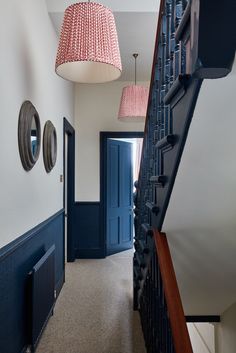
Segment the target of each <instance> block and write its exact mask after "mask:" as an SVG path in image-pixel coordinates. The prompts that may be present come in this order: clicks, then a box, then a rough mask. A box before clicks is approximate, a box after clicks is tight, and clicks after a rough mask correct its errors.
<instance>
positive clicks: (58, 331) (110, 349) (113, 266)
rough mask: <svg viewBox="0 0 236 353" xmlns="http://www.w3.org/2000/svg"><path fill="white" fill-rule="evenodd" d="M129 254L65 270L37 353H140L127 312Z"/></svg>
mask: <svg viewBox="0 0 236 353" xmlns="http://www.w3.org/2000/svg"><path fill="white" fill-rule="evenodd" d="M132 255H133V252H132V250H131V251H125V252H122V253H119V254H116V255H112V256H109V257H107V258H106V259H99V260H77V261H76V262H74V263H69V264H67V265H66V283H65V284H64V287H63V289H62V291H61V294H60V296H59V298H58V300H57V303H56V306H55V310H54V315H53V316H52V317H51V319H50V320H49V323H48V325H47V327H46V329H45V331H44V333H43V336H42V338H41V340H40V343H39V346H38V349H37V353H145V352H146V350H145V348H144V341H143V336H142V331H141V326H140V321H139V314H138V313H137V312H133V309H132Z"/></svg>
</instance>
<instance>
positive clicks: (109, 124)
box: [75, 81, 149, 201]
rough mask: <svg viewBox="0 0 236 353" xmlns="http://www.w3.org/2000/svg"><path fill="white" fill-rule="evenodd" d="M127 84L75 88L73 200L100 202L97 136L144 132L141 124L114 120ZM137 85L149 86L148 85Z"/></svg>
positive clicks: (145, 83) (146, 83) (116, 83)
mask: <svg viewBox="0 0 236 353" xmlns="http://www.w3.org/2000/svg"><path fill="white" fill-rule="evenodd" d="M129 84H130V82H121V81H116V82H111V83H106V84H99V85H87V84H83V85H77V86H76V94H75V96H76V103H75V126H76V131H77V136H76V138H77V145H76V200H79V201H99V200H100V194H99V193H100V174H99V173H100V167H99V158H100V157H99V153H100V152H99V132H100V131H143V129H144V123H137V122H136V123H124V122H120V121H119V120H118V119H117V115H118V110H119V104H120V98H121V92H122V88H123V87H124V86H127V85H129ZM139 84H143V85H146V86H149V83H148V82H142V83H141V82H140V83H139Z"/></svg>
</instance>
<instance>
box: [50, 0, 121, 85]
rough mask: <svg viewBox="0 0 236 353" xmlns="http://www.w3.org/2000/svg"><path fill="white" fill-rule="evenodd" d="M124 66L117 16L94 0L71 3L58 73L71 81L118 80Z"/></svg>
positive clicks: (63, 35)
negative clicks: (121, 57) (120, 49)
mask: <svg viewBox="0 0 236 353" xmlns="http://www.w3.org/2000/svg"><path fill="white" fill-rule="evenodd" d="M121 70H122V66H121V59H120V51H119V44H118V37H117V32H116V26H115V20H114V16H113V14H112V12H111V10H110V9H108V8H107V7H105V6H103V5H101V4H98V3H94V2H80V3H76V4H74V5H71V6H69V7H68V8H67V9H66V11H65V14H64V21H63V25H62V29H61V36H60V41H59V47H58V52H57V58H56V73H57V74H58V75H59V76H61V77H63V78H65V79H67V80H70V81H74V82H81V83H99V82H108V81H112V80H116V79H117V78H118V77H119V76H120V74H121Z"/></svg>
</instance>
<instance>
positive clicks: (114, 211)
mask: <svg viewBox="0 0 236 353" xmlns="http://www.w3.org/2000/svg"><path fill="white" fill-rule="evenodd" d="M132 188H133V173H132V144H131V143H128V142H124V141H118V140H111V139H108V140H107V226H106V228H107V255H111V254H115V253H117V252H120V251H123V250H128V249H130V248H132V246H133V190H132Z"/></svg>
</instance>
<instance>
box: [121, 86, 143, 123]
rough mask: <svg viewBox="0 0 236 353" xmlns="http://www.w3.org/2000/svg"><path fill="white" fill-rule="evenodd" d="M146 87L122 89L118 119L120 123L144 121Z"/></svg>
mask: <svg viewBox="0 0 236 353" xmlns="http://www.w3.org/2000/svg"><path fill="white" fill-rule="evenodd" d="M148 94H149V89H148V87H144V86H138V85H137V86H136V85H132V86H127V87H124V88H123V91H122V96H121V102H120V109H119V114H118V119H119V120H121V121H127V122H131V121H137V122H139V121H144V120H145V117H146V113H147V103H148Z"/></svg>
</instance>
